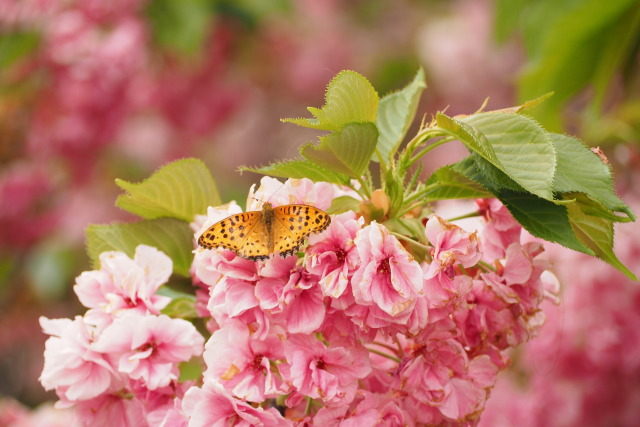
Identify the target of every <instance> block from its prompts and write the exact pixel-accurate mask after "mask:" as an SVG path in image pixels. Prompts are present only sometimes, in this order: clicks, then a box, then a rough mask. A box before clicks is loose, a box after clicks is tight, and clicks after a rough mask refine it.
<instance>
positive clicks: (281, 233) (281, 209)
mask: <svg viewBox="0 0 640 427" xmlns="http://www.w3.org/2000/svg"><path fill="white" fill-rule="evenodd" d="M273 217H274V221H273V226H272V234H273V250H274V252H278V253H280V255H281V256H283V257H284V256H286V255H290V254H292V253H294V252H295V251H297V250H298V248H299V247H300V245H301V244H302V243H303V242H304V239H306V238H307V237H308V236H309V235H310V234H312V233H318V232H320V231H322V230H324V229H325V228H327V227H328V226H329V224H330V223H331V217H329V215H327V213H326V212H324V211H322V210H320V209H318V208H315V207H313V206H308V205H282V206H278V207H276V208H274V210H273Z"/></svg>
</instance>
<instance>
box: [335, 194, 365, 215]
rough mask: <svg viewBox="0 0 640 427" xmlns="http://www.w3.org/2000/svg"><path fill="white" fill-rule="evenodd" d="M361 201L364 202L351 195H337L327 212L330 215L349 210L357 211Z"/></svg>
mask: <svg viewBox="0 0 640 427" xmlns="http://www.w3.org/2000/svg"><path fill="white" fill-rule="evenodd" d="M360 203H362V202H361V201H360V200H358V199H354V198H353V197H351V196H340V197H336V198H335V199H333V200H332V201H331V206H329V209H327V213H328V214H330V215H334V214H341V213H344V212H347V211H353V212H357V211H358V209H359V208H360Z"/></svg>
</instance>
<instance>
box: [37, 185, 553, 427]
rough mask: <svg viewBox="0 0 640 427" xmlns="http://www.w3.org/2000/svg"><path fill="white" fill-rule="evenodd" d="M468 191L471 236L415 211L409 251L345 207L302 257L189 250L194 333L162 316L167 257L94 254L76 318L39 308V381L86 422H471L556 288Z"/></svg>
mask: <svg viewBox="0 0 640 427" xmlns="http://www.w3.org/2000/svg"><path fill="white" fill-rule="evenodd" d="M343 194H344V191H343V190H342V189H339V188H338V187H336V186H333V185H330V184H326V183H318V184H314V183H311V182H310V181H307V180H300V181H294V180H290V181H287V183H285V184H284V185H283V184H280V183H278V182H277V181H276V180H272V179H269V178H265V179H263V186H262V187H261V189H260V190H258V191H257V192H255V193H253V192H252V194H251V195H250V198H249V203H248V204H247V205H248V209H250V210H251V209H252V208H255V207H256V205H257V202H256V200H266V196H271V197H270V198H269V201H270V202H271V203H272V204H273V205H274V206H277V205H280V204H288V203H303V204H309V205H314V206H316V207H318V208H320V209H327V208H329V205H330V204H331V201H332V199H333V198H335V197H338V196H340V195H343ZM476 203H477V207H478V210H479V212H480V213H481V214H482V217H484V219H485V221H484V224H483V227H482V229H481V230H480V231H479V232H474V233H469V232H467V231H465V230H463V229H462V228H460V227H459V226H457V225H454V224H451V223H449V222H447V221H446V220H444V219H442V218H440V217H438V216H436V215H432V216H430V217H429V218H428V219H427V220H425V227H424V230H425V235H426V238H427V239H428V241H429V242H430V253H427V257H426V259H425V260H424V261H422V262H418V261H417V260H416V259H414V257H413V256H412V255H411V254H410V253H409V251H408V250H407V247H405V244H404V243H403V241H405V239H402V240H400V239H398V238H397V237H396V235H395V233H392V232H391V231H389V230H388V229H387V228H386V227H385V226H384V225H383V224H379V223H377V222H375V221H371V222H370V223H366V222H365V221H364V219H363V218H362V217H359V216H358V215H357V214H356V213H354V212H351V211H348V212H345V213H342V214H338V215H335V216H333V218H332V222H331V224H330V225H329V227H328V228H327V229H326V230H324V231H323V232H321V233H319V234H316V235H312V236H310V238H309V241H308V245H307V246H306V247H305V248H304V249H303V256H301V257H299V256H288V257H286V258H281V257H278V256H274V257H271V258H270V259H268V260H266V261H258V262H253V261H249V260H246V259H243V258H240V257H238V256H237V255H236V254H235V253H233V252H231V251H228V250H204V249H201V248H198V249H196V250H195V251H194V252H195V257H194V261H193V266H192V277H193V281H194V285H195V286H196V289H197V290H196V300H197V303H196V308H197V310H198V313H199V315H200V316H201V317H203V318H205V319H206V328H207V329H208V333H209V334H210V336H209V337H208V339H207V340H206V343H205V339H204V338H203V337H202V335H200V333H198V331H196V329H195V328H194V326H193V325H192V324H191V323H189V322H187V321H185V320H182V319H173V318H169V317H167V316H165V315H162V314H160V310H162V308H163V307H164V306H166V304H167V303H168V302H169V301H168V299H167V298H166V297H162V296H159V295H157V294H156V291H157V289H158V287H159V286H160V285H161V284H163V283H165V282H166V281H167V279H168V277H169V274H170V272H171V262H170V260H169V259H168V258H167V257H166V256H165V255H164V254H162V253H161V252H159V251H157V250H155V249H153V248H150V247H147V246H139V247H138V248H137V250H136V254H135V256H134V259H129V258H128V257H127V256H126V255H124V254H122V253H117V252H110V253H104V254H103V255H102V257H101V269H100V270H97V271H91V272H85V273H83V274H82V275H81V276H79V277H78V279H77V284H76V287H75V290H76V293H77V294H78V296H79V298H80V301H81V302H82V303H83V304H84V305H85V306H87V307H88V308H89V311H88V312H87V313H86V314H85V316H84V317H77V318H76V319H75V320H74V321H71V320H67V319H64V320H48V319H42V325H43V327H44V329H45V331H46V332H47V333H48V334H50V335H52V337H51V338H50V339H49V341H48V343H47V347H46V352H45V358H46V363H45V368H44V371H43V374H42V377H41V381H42V383H43V384H44V385H45V387H46V388H49V389H55V390H56V392H57V393H58V395H59V397H60V399H61V401H60V404H63V405H67V406H71V405H75V406H76V408H77V411H78V414H79V415H80V417H81V420H82V421H83V422H84V423H86V424H89V423H94V422H96V418H99V417H108V418H105V419H109V420H114V419H119V420H122V425H127V423H128V425H172V426H174V425H189V426H210V425H264V426H281V425H297V426H298V425H299V426H305V425H323V426H324V425H343V424H342V423H344V425H356V424H358V425H388V426H395V425H398V426H405V425H409V426H411V425H424V424H429V425H433V424H443V423H444V424H471V425H472V424H474V423H476V422H477V420H478V419H479V416H480V414H481V413H482V410H483V408H484V404H485V401H486V399H487V398H488V395H489V392H490V390H491V388H492V386H493V384H494V382H495V379H496V375H497V374H498V372H499V371H500V370H501V369H504V368H505V367H506V366H507V365H508V363H509V360H508V357H507V356H506V354H505V350H507V349H509V348H511V347H514V346H516V345H518V344H520V343H522V342H525V341H527V340H528V339H529V338H531V337H532V336H533V335H534V334H535V333H536V330H537V329H538V327H539V326H540V325H541V324H542V323H543V321H544V314H543V313H542V311H541V309H540V304H541V302H542V301H543V300H544V299H545V298H547V297H549V298H553V297H554V294H555V292H556V291H557V280H556V279H555V276H553V275H552V274H550V273H549V272H548V271H546V269H547V264H546V262H545V261H543V260H542V259H541V257H540V254H541V253H542V251H543V248H542V246H541V245H540V244H539V243H537V242H533V241H530V242H528V243H523V242H521V239H522V236H521V234H522V233H521V231H522V229H521V227H520V225H519V224H518V223H517V222H516V221H515V220H514V219H513V218H512V217H511V216H510V215H509V214H508V212H507V211H506V209H505V208H504V207H503V206H502V205H501V204H500V203H499V202H497V201H495V200H479V201H477V202H476ZM239 211H240V208H239V207H238V205H237V204H235V203H232V204H229V205H227V206H225V207H218V208H210V209H209V212H208V215H207V216H206V217H204V216H203V217H200V218H197V219H196V221H195V222H194V224H192V225H193V227H194V229H195V230H196V234H195V237H196V238H197V237H198V236H199V234H200V233H201V232H202V231H204V230H205V229H206V227H208V226H209V225H211V224H212V223H215V222H217V221H219V220H221V219H223V218H225V217H226V216H228V215H231V214H233V213H238V212H239ZM523 241H524V240H523ZM203 345H204V351H203ZM199 355H202V359H203V361H204V366H203V372H202V376H201V379H199V380H198V381H195V382H188V381H182V382H181V381H180V376H179V364H180V363H181V362H185V361H187V360H189V359H190V358H191V357H193V356H199Z"/></svg>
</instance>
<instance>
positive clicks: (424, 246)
mask: <svg viewBox="0 0 640 427" xmlns="http://www.w3.org/2000/svg"><path fill="white" fill-rule="evenodd" d="M389 233H391V235H393V236H396V237H397V238H398V239H401V240H405V241H407V242H409V243H411V244H412V245H416V246H418V247H420V248H422V249H425V250H430V249H431V246H427V245H424V244H422V243H420V242H418V241H417V240H415V239H412V238H411V237H407V236H405V235H404V234H400V233H396V232H395V231H391V230H389Z"/></svg>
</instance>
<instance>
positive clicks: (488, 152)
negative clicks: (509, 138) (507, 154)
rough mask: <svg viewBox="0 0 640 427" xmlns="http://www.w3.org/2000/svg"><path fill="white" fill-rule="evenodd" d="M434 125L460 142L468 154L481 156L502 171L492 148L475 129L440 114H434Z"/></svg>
mask: <svg viewBox="0 0 640 427" xmlns="http://www.w3.org/2000/svg"><path fill="white" fill-rule="evenodd" d="M436 123H437V124H438V126H439V127H440V128H441V129H443V130H445V131H447V133H449V134H450V135H451V136H454V137H455V138H457V139H458V140H459V141H460V142H462V143H463V144H464V145H465V146H466V147H467V149H468V150H469V151H470V152H472V153H476V154H477V155H479V156H482V157H483V158H484V159H486V160H487V161H488V162H489V163H491V164H492V165H494V166H495V167H497V168H499V169H502V165H501V164H500V161H499V160H498V156H496V153H495V151H494V150H493V146H492V145H491V143H490V142H489V141H488V140H487V138H486V137H485V136H484V134H482V133H481V132H479V131H478V130H477V129H476V128H474V127H473V126H470V125H468V124H467V123H464V122H462V121H460V120H456V119H454V118H452V117H449V116H447V115H446V114H444V113H441V112H438V113H437V114H436Z"/></svg>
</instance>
